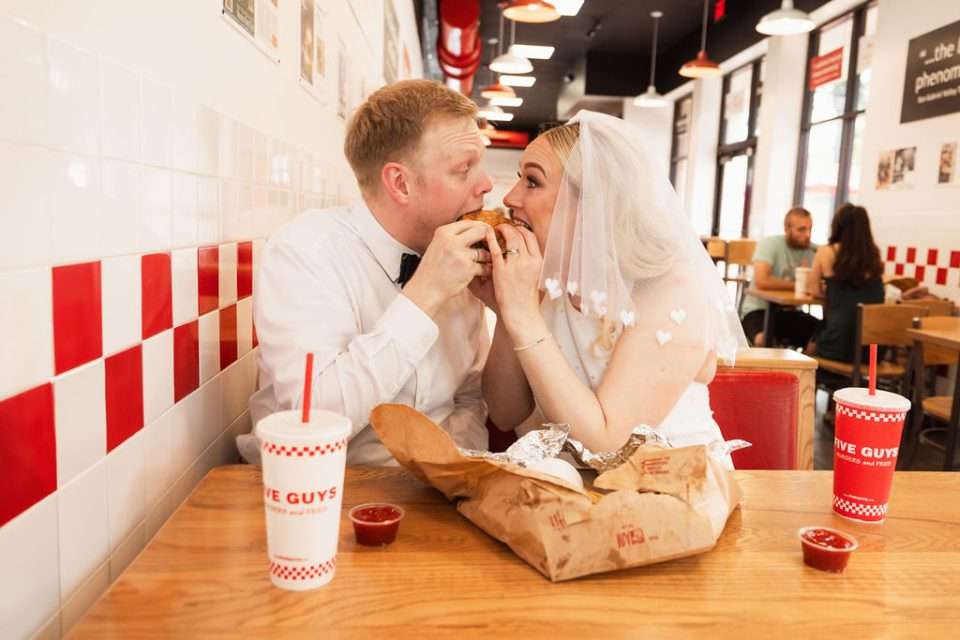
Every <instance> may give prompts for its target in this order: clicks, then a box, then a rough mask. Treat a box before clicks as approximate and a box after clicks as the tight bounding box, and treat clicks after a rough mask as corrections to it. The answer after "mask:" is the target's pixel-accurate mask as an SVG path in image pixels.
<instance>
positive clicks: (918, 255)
mask: <svg viewBox="0 0 960 640" xmlns="http://www.w3.org/2000/svg"><path fill="white" fill-rule="evenodd" d="M884 259H885V262H886V273H887V275H895V276H904V277H908V278H916V279H917V280H918V281H919V282H920V284H923V285H927V286H938V287H948V288H952V289H960V249H951V248H942V247H917V246H904V245H887V248H886V252H885V254H884Z"/></svg>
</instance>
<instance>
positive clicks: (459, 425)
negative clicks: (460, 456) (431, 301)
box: [446, 319, 490, 451]
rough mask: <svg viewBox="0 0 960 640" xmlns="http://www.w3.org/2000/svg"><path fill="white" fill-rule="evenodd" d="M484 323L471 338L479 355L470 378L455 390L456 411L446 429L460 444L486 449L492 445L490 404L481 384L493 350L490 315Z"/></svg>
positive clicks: (471, 370) (468, 376)
mask: <svg viewBox="0 0 960 640" xmlns="http://www.w3.org/2000/svg"><path fill="white" fill-rule="evenodd" d="M481 326H482V330H480V331H477V332H476V334H477V335H475V336H474V337H473V339H472V340H471V343H472V344H473V346H474V349H475V351H476V355H475V357H474V359H473V364H472V365H471V366H470V371H469V372H468V373H467V377H466V379H465V380H464V381H463V384H461V385H460V388H459V389H457V392H456V393H455V394H454V397H453V413H451V414H450V417H449V418H447V423H446V431H447V433H449V434H450V436H451V437H452V438H453V440H454V442H456V443H457V445H458V446H461V447H465V448H467V449H476V450H479V451H486V450H487V449H489V448H490V434H489V432H488V431H487V405H486V403H485V402H484V401H483V390H482V385H481V377H482V375H483V365H484V364H485V363H486V360H487V354H488V352H489V351H490V340H489V334H488V332H487V325H486V319H484V320H483V321H482V322H481Z"/></svg>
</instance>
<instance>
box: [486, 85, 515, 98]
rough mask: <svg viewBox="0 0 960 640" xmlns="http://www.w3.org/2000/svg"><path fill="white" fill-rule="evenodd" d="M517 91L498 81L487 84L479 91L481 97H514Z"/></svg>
mask: <svg viewBox="0 0 960 640" xmlns="http://www.w3.org/2000/svg"><path fill="white" fill-rule="evenodd" d="M516 95H517V92H516V91H514V90H513V89H511V88H510V87H508V86H506V85H505V84H502V83H500V82H494V83H493V84H488V85H487V86H485V87H484V88H483V89H482V90H481V91H480V96H481V97H483V98H514V97H516Z"/></svg>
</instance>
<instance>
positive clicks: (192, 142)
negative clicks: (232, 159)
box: [171, 94, 200, 172]
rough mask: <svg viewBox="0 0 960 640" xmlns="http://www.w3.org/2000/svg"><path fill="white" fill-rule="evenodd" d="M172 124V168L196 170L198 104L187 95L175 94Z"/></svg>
mask: <svg viewBox="0 0 960 640" xmlns="http://www.w3.org/2000/svg"><path fill="white" fill-rule="evenodd" d="M171 122H172V125H173V165H172V166H173V168H174V169H177V170H178V171H192V172H196V171H197V156H198V155H199V146H200V145H199V144H198V137H199V136H198V132H199V106H198V105H197V104H196V103H195V102H194V101H193V100H191V99H189V98H188V97H187V96H184V95H179V94H178V95H175V96H174V98H173V110H172V112H171Z"/></svg>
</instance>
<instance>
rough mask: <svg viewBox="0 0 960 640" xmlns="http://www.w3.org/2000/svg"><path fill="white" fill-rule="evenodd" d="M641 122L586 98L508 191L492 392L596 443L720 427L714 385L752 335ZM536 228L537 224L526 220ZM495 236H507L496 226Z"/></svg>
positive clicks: (495, 280) (515, 411)
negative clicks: (647, 430) (646, 431)
mask: <svg viewBox="0 0 960 640" xmlns="http://www.w3.org/2000/svg"><path fill="white" fill-rule="evenodd" d="M641 139H642V138H641V133H640V132H639V131H638V130H636V129H634V128H633V127H631V126H630V125H628V124H627V123H625V122H623V121H622V120H620V119H618V118H614V117H611V116H607V115H603V114H597V113H592V112H589V111H584V112H581V113H580V114H578V116H577V117H576V118H574V120H573V121H571V123H570V124H568V125H565V126H562V127H558V128H556V129H552V130H550V131H548V132H547V133H545V134H543V135H542V136H540V137H539V138H537V139H536V140H535V141H534V142H533V143H532V144H531V145H530V146H529V147H527V149H526V150H525V151H524V153H523V156H522V157H521V160H520V172H519V178H520V179H519V180H518V181H517V183H516V185H515V186H514V187H513V189H512V190H511V191H510V192H509V193H508V194H507V196H506V197H505V198H504V204H506V205H507V206H508V207H510V208H511V209H512V212H513V216H514V218H515V219H516V220H518V221H519V222H520V223H521V224H520V226H517V227H512V226H509V225H502V226H500V227H498V230H499V231H500V232H501V233H502V234H503V237H504V239H505V244H506V249H505V250H504V251H503V253H502V254H501V252H499V251H493V252H492V254H493V255H492V261H493V273H492V276H491V281H492V285H493V287H492V290H491V289H490V287H489V285H487V286H485V287H484V288H483V289H482V290H480V289H475V291H476V292H477V293H478V295H480V296H481V297H482V298H483V299H484V300H485V301H486V302H487V303H488V305H490V307H491V308H492V309H493V310H494V311H495V312H496V313H497V315H498V323H497V328H496V331H495V333H494V339H493V345H492V347H491V353H490V357H489V359H488V361H487V365H486V368H485V369H484V374H483V392H484V397H485V399H486V401H487V405H488V407H489V410H490V418H491V420H492V421H493V422H494V423H495V424H497V425H499V426H501V428H504V429H512V428H514V427H515V426H516V425H518V424H520V423H521V422H523V421H524V420H525V419H526V418H527V417H528V416H529V415H530V414H531V413H532V412H533V410H534V409H535V408H539V410H540V412H541V413H542V414H543V416H544V418H545V419H546V421H548V422H553V423H565V424H568V425H570V428H571V432H572V435H573V437H575V438H577V439H578V440H580V441H581V442H583V444H584V445H585V446H587V447H588V448H589V449H592V450H594V451H611V450H616V449H618V448H620V447H621V446H622V445H623V444H624V443H625V442H626V440H627V438H628V437H629V435H630V432H631V431H632V430H633V428H634V427H636V426H638V425H641V424H646V425H649V426H652V427H656V428H658V429H659V430H660V432H661V433H662V435H664V436H666V437H667V438H668V439H669V440H670V441H671V442H672V443H673V444H674V445H688V444H698V443H708V442H712V441H714V440H717V439H719V438H721V435H720V430H719V428H718V427H717V425H716V423H715V422H714V421H713V418H712V417H711V411H710V404H709V398H708V393H707V387H706V385H707V384H708V383H709V382H710V381H711V380H712V379H713V375H714V372H715V371H716V363H717V358H718V357H723V358H725V359H732V358H733V357H734V355H735V353H736V350H737V348H738V347H740V346H744V345H745V344H746V341H745V339H744V337H743V331H742V330H741V329H740V323H739V322H738V320H737V316H736V313H735V311H734V308H733V305H732V304H731V303H730V301H729V299H728V297H727V294H726V291H725V289H724V287H723V283H722V281H721V280H720V277H719V275H718V274H717V271H716V270H715V269H714V268H713V264H712V262H711V261H710V259H709V257H708V256H707V253H706V251H705V250H704V248H703V245H702V243H701V242H700V240H699V238H698V237H697V234H696V233H695V232H694V230H693V228H692V227H691V226H690V224H689V222H687V220H686V218H685V216H684V214H683V212H682V211H683V210H682V208H681V206H680V203H679V201H678V199H677V196H676V194H675V193H674V191H673V189H672V187H671V186H670V183H669V182H668V180H667V176H666V174H665V172H664V171H663V169H662V168H661V167H659V166H657V165H655V164H654V163H652V162H651V161H650V160H649V159H648V158H647V157H646V155H645V153H644V152H643V149H642V148H641V144H640V141H641ZM524 226H527V227H529V229H527V228H524ZM487 243H488V245H489V246H490V247H494V248H496V247H497V244H496V236H495V234H494V231H493V229H491V230H490V232H489V233H488V238H487Z"/></svg>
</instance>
